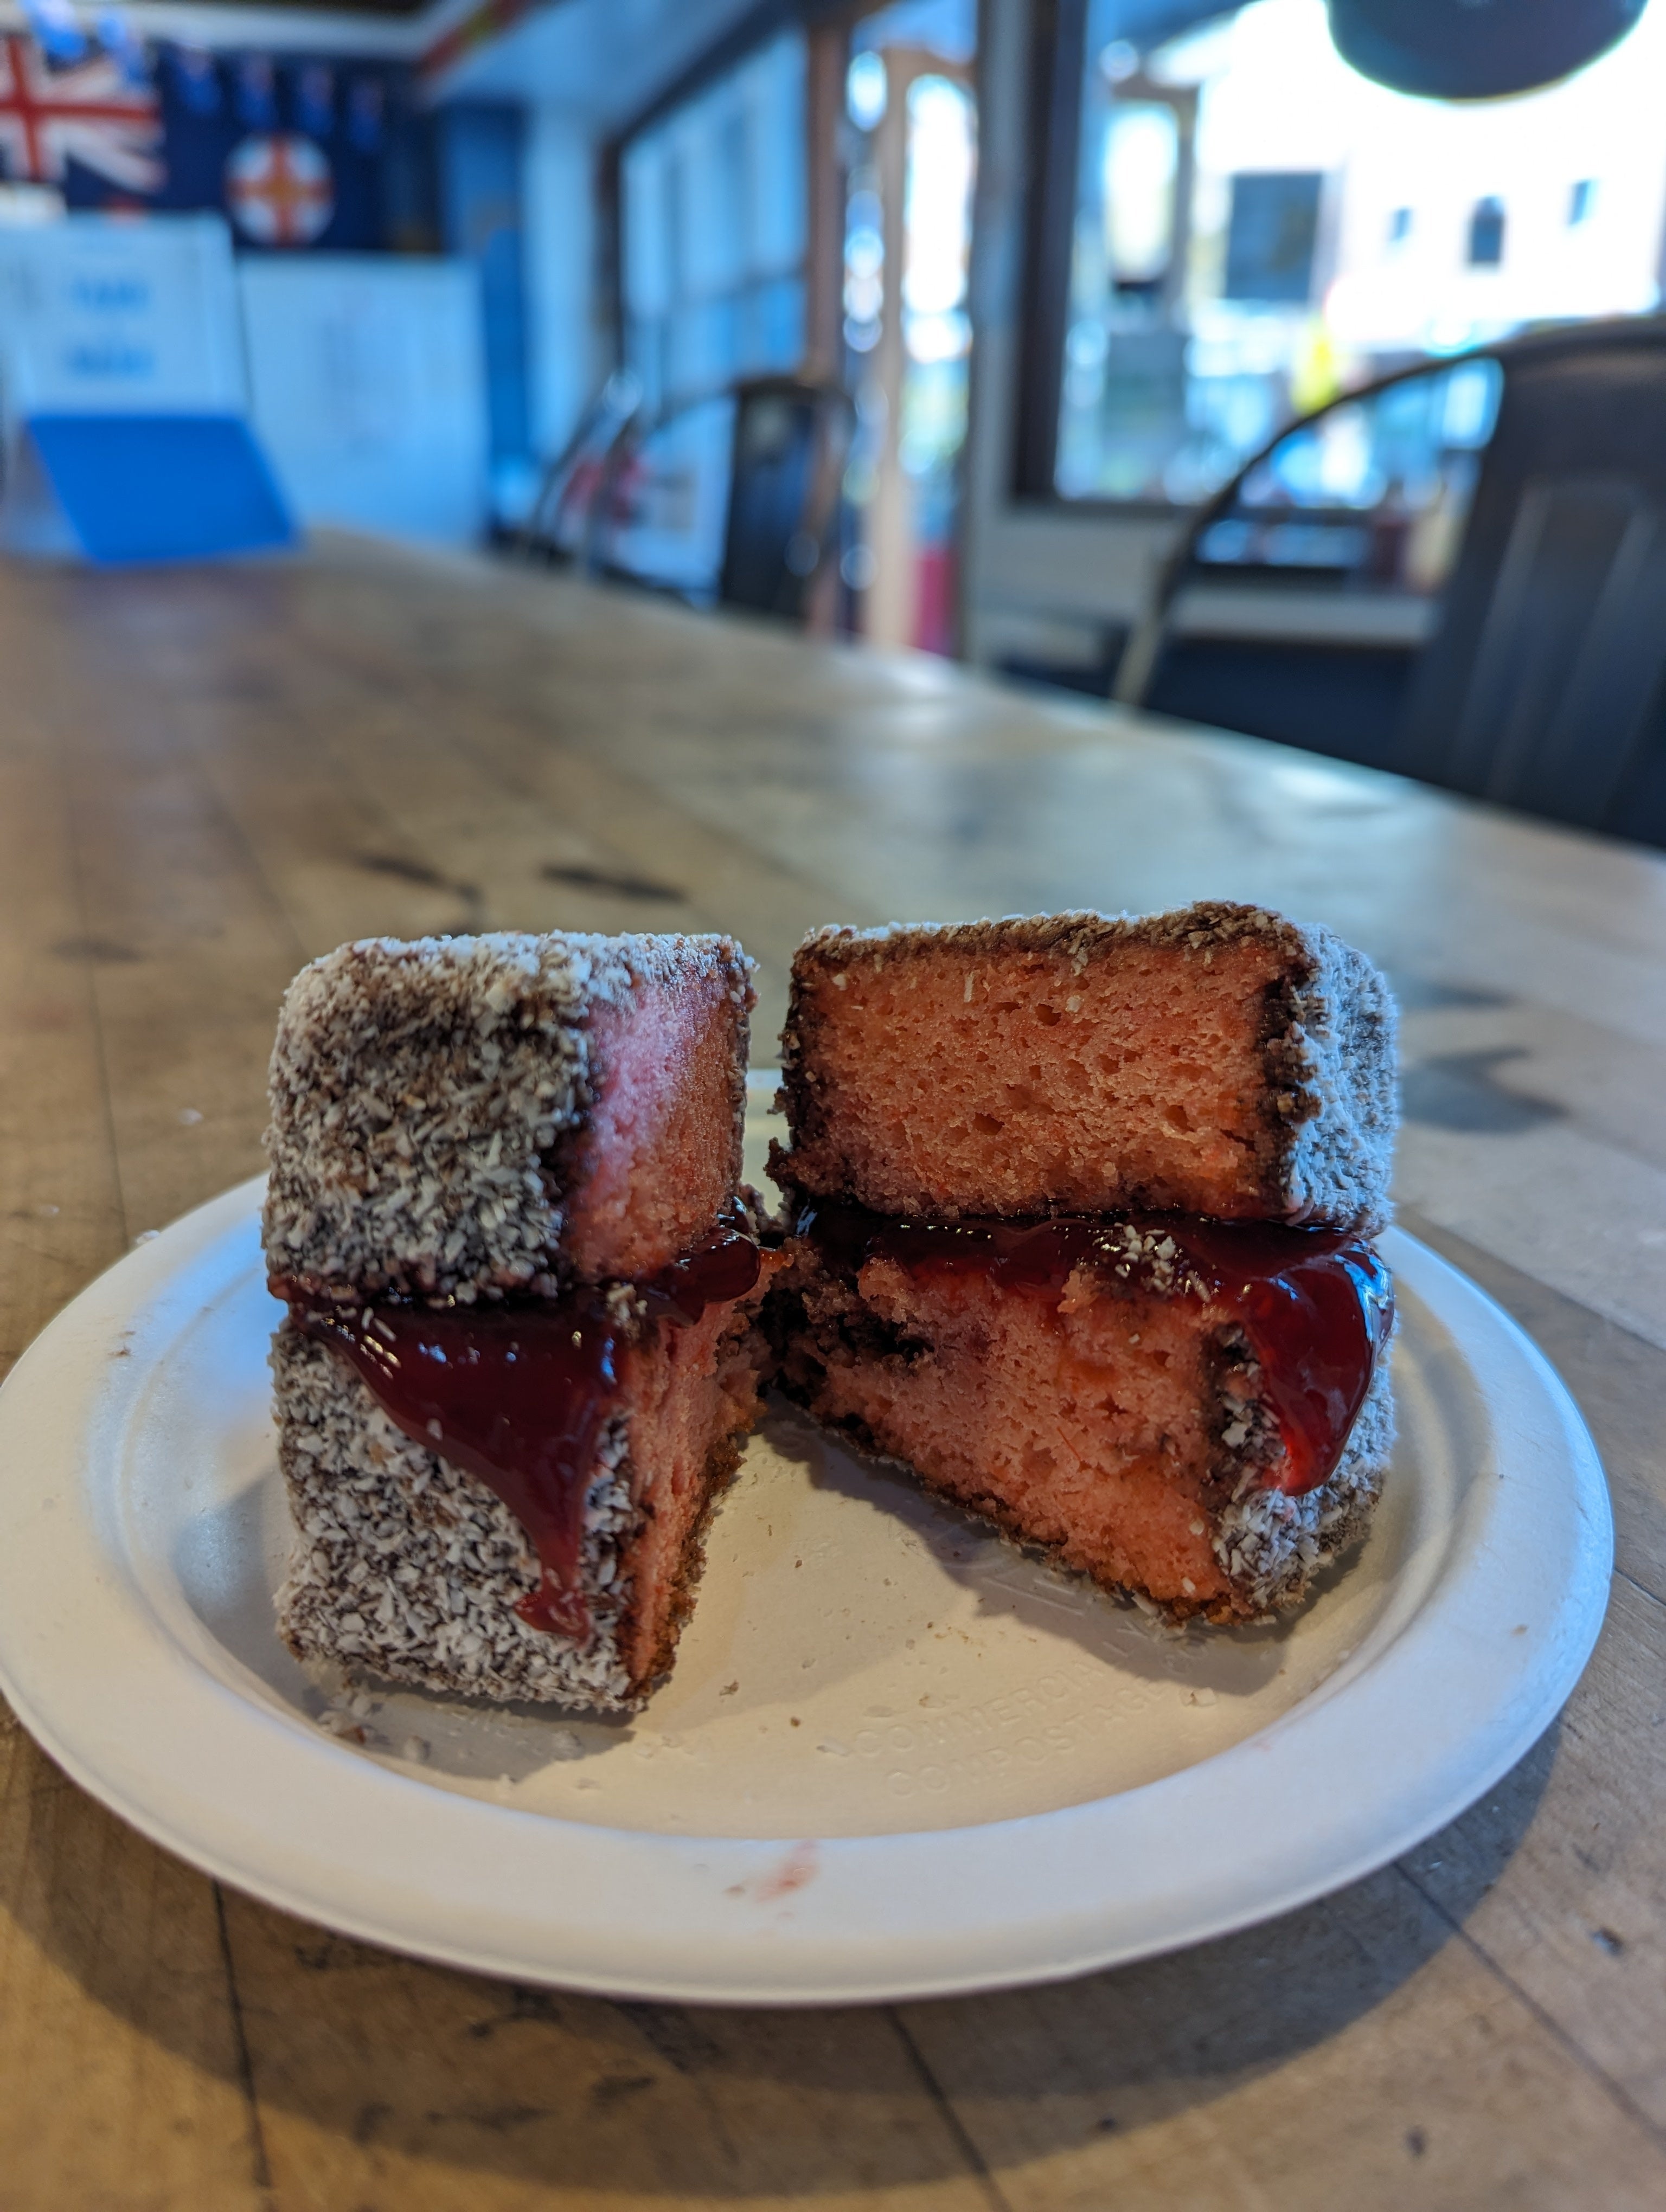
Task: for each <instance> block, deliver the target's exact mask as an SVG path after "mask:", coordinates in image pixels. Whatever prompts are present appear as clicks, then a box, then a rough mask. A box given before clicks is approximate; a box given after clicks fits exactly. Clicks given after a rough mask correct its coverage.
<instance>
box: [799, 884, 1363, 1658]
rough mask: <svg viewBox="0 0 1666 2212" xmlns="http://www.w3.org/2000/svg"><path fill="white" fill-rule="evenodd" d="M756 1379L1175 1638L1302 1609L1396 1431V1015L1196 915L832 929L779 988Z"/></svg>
mask: <svg viewBox="0 0 1666 2212" xmlns="http://www.w3.org/2000/svg"><path fill="white" fill-rule="evenodd" d="M782 1066H783V1082H782V1098H783V1104H784V1107H785V1110H786V1115H787V1128H788V1133H789V1139H790V1142H789V1145H788V1146H787V1147H784V1148H783V1147H781V1146H777V1147H776V1148H775V1153H774V1155H773V1157H772V1160H771V1172H772V1174H773V1175H774V1176H775V1179H776V1180H777V1182H779V1183H780V1184H781V1187H782V1188H783V1190H784V1191H785V1192H786V1193H787V1200H788V1206H789V1212H790V1213H791V1215H792V1217H793V1221H794V1225H795V1231H796V1233H795V1235H794V1237H793V1240H792V1242H791V1243H790V1244H789V1246H788V1248H787V1249H788V1254H789V1260H788V1264H787V1267H786V1268H785V1269H784V1271H783V1272H782V1273H781V1274H780V1275H779V1276H778V1277H777V1278H776V1279H775V1281H774V1283H773V1284H772V1285H771V1287H770V1290H769V1297H768V1301H767V1309H766V1317H765V1326H766V1328H767V1330H768V1333H769V1337H770V1340H771V1342H772V1344H773V1346H774V1347H775V1352H776V1356H777V1358H778V1360H779V1362H780V1380H781V1384H782V1386H783V1387H784V1388H785V1389H786V1390H787V1392H788V1393H789V1395H793V1396H794V1397H796V1398H797V1399H799V1400H800V1401H801V1402H802V1403H804V1404H805V1405H806V1406H807V1407H809V1408H810V1409H811V1411H812V1413H815V1414H816V1415H817V1416H818V1418H819V1419H822V1420H823V1421H824V1422H826V1423H828V1424H830V1425H832V1426H834V1427H836V1428H838V1429H841V1430H843V1431H846V1432H848V1433H849V1434H851V1435H852V1436H854V1437H855V1438H856V1439H857V1440H858V1441H860V1443H863V1444H865V1445H866V1446H868V1447H869V1448H871V1449H875V1450H877V1451H879V1452H880V1453H882V1454H885V1455H889V1456H891V1457H893V1458H896V1459H899V1460H902V1461H903V1462H906V1463H907V1464H908V1465H909V1467H910V1468H913V1469H914V1471H915V1473H916V1474H918V1475H919V1476H920V1478H921V1480H923V1481H924V1482H925V1483H926V1484H927V1486H929V1487H931V1488H933V1489H935V1490H938V1491H939V1492H943V1493H945V1494H946V1495H947V1496H949V1497H950V1498H953V1499H955V1500H957V1501H958V1503H959V1504H962V1505H964V1506H965V1507H967V1508H969V1509H970V1510H972V1511H974V1512H976V1513H977V1514H979V1515H981V1516H983V1517H984V1518H986V1519H988V1520H989V1521H991V1522H994V1523H995V1524H997V1525H998V1526H999V1527H1000V1528H1004V1529H1006V1531H1008V1532H1009V1533H1010V1534H1012V1535H1013V1536H1015V1537H1017V1538H1018V1539H1020V1540H1022V1541H1025V1542H1026V1543H1029V1544H1032V1545H1037V1546H1039V1547H1043V1548H1044V1549H1045V1550H1046V1551H1047V1552H1049V1553H1050V1554H1051V1555H1052V1556H1053V1557H1054V1558H1055V1559H1057V1560H1058V1561H1060V1562H1061V1563H1062V1564H1064V1565H1068V1566H1070V1567H1073V1568H1076V1569H1079V1570H1080V1571H1083V1572H1084V1573H1085V1574H1088V1575H1090V1576H1091V1577H1093V1578H1094V1579H1095V1580H1096V1581H1097V1582H1100V1583H1104V1584H1105V1585H1107V1586H1109V1587H1113V1588H1118V1589H1123V1590H1126V1591H1128V1592H1129V1593H1131V1594H1132V1595H1134V1596H1135V1597H1136V1598H1137V1599H1138V1600H1140V1601H1141V1602H1143V1603H1145V1604H1146V1605H1148V1606H1153V1607H1157V1608H1158V1609H1159V1610H1161V1611H1162V1612H1163V1613H1165V1614H1167V1615H1168V1616H1170V1618H1172V1619H1176V1620H1186V1619H1189V1618H1192V1617H1201V1618H1203V1619H1205V1620H1210V1621H1214V1622H1221V1623H1225V1622H1232V1621H1243V1620H1256V1619H1262V1618H1264V1617H1266V1616H1267V1615H1268V1614H1269V1613H1274V1612H1276V1611H1279V1610H1280V1609H1282V1608H1284V1607H1287V1606H1290V1605H1293V1604H1295V1603H1296V1602H1298V1601H1299V1600H1300V1598H1301V1597H1302V1596H1303V1595H1304V1593H1305V1591H1306V1589H1307V1588H1308V1586H1309V1584H1310V1581H1311V1578H1312V1576H1313V1573H1314V1571H1316V1568H1317V1567H1318V1566H1319V1565H1321V1564H1322V1562H1323V1561H1324V1560H1325V1559H1329V1558H1330V1557H1332V1556H1334V1555H1335V1554H1336V1553H1340V1552H1341V1551H1342V1550H1343V1549H1345V1548H1346V1547H1347V1546H1348V1545H1349V1544H1351V1543H1352V1542H1353V1541H1354V1540H1355V1538H1357V1537H1358V1536H1359V1534H1361V1533H1362V1531H1363V1529H1364V1527H1365V1522H1366V1521H1367V1519H1368V1517H1369V1515H1370V1511H1371V1507H1372V1505H1373V1504H1374V1503H1375V1501H1376V1499H1377V1495H1378V1492H1379V1491H1380V1488H1381V1485H1382V1480H1383V1472H1384V1469H1385V1467H1386V1463H1387V1460H1388V1455H1389V1446H1390V1443H1391V1441H1392V1419H1391V1413H1390V1406H1389V1392H1388V1376H1387V1359H1386V1352H1387V1347H1388V1343H1389V1336H1390V1334H1391V1331H1392V1326H1393V1297H1392V1291H1391V1286H1390V1285H1389V1278H1388V1273H1387V1271H1386V1269H1385V1268H1384V1267H1383V1262H1382V1260H1381V1258H1380V1257H1379V1255H1377V1252H1376V1250H1375V1249H1374V1248H1373V1247H1372V1245H1371V1242H1370V1237H1371V1234H1372V1232H1374V1231H1376V1230H1377V1229H1379V1228H1380V1227H1382V1226H1383V1225H1384V1223H1385V1222H1386V1219H1387V1215H1388V1185H1389V1170H1390V1164H1391V1152H1392V1143H1393V1134H1394V1128H1395V1085H1394V1009H1393V1005H1392V1001H1391V1000H1390V998H1389V994H1388V990H1387V987H1386V986H1385V985H1384V983H1383V979H1382V978H1381V976H1380V975H1378V974H1377V971H1376V970H1375V969H1373V968H1372V967H1371V964H1370V963H1369V962H1367V961H1366V960H1365V958H1364V957H1362V956H1361V955H1360V954H1359V953H1358V952H1355V951H1353V950H1352V949H1351V948H1350V947H1348V946H1347V945H1343V944H1342V943H1341V941H1340V940H1339V939H1336V938H1335V937H1333V936H1332V935H1330V933H1329V932H1327V931H1324V930H1319V929H1305V928H1300V927H1297V926H1296V925H1295V924H1293V923H1292V922H1289V921H1285V920H1284V919H1283V918H1282V917H1281V916H1279V915H1274V914H1270V913H1267V912H1265V911H1263V910H1262V909H1260V908H1249V907H1239V906H1226V905H1220V904H1210V905H1201V906H1195V907H1190V908H1185V909H1184V910H1183V911H1181V912H1178V913H1174V914H1168V915H1158V916H1155V917H1151V918H1148V919H1145V920H1139V921H1108V920H1105V919H1104V918H1102V917H1101V916H1098V915H1082V914H1074V915H1057V916H1052V917H1047V918H1043V919H1035V920H1023V921H1001V922H979V923H975V924H970V925H966V926H964V927H945V928H933V927H919V928H903V927H890V928H886V929H880V930H870V931H855V930H850V929H826V930H822V931H819V932H818V933H816V934H814V935H813V936H812V937H811V938H809V939H806V943H805V944H804V945H803V946H802V947H801V948H800V951H799V954H798V956H797V958H796V960H795V962H794V965H793V991H792V998H791V1002H790V1007H789V1012H788V1018H787V1030H786V1033H785V1036H784V1037H783V1041H782Z"/></svg>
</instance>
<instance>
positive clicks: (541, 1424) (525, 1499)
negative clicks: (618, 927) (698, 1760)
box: [264, 933, 775, 1710]
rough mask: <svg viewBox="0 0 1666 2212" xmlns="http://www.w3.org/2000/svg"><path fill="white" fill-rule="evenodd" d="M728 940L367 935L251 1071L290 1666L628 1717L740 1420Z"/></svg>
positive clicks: (295, 989)
mask: <svg viewBox="0 0 1666 2212" xmlns="http://www.w3.org/2000/svg"><path fill="white" fill-rule="evenodd" d="M750 966H751V963H749V962H748V961H747V959H746V958H745V955H744V954H743V953H742V952H741V951H740V950H739V947H738V946H737V945H734V944H733V942H732V941H731V940H730V939H727V938H722V937H675V936H668V937H647V936H631V937H614V938H605V937H590V936H573V935H566V934H561V933H556V934H552V935H548V936H523V935H487V936H479V937H472V938H468V937H460V938H449V939H434V938H429V939H421V940H418V941H417V942H415V943H399V942H396V941H393V940H392V939H370V940H368V941H366V942H363V943H360V944H356V945H344V946H343V947H342V948H341V949H340V950H339V951H336V952H332V953H331V954H329V955H328V956H327V957H325V958H324V959H321V960H318V961H315V962H313V964H312V965H311V966H310V967H309V968H307V969H303V970H302V972H301V975H299V976H297V977H296V979H295V982H294V983H293V984H292V985H291V987H290V988H289V994H288V996H287V998H286V999H285V1001H284V1006H283V1014H282V1017H281V1019H280V1023H279V1027H278V1034H277V1045H276V1048H275V1050H274V1053H273V1056H272V1066H271V1128H270V1131H269V1133H268V1138H267V1145H268V1150H269V1153H270V1158H271V1171H270V1176H269V1182H268V1194H267V1199H266V1206H265V1214H264V1241H265V1254H266V1263H267V1268H268V1272H269V1278H270V1280H271V1286H272V1288H273V1290H274V1291H275V1292H276V1293H277V1295H278V1296H279V1297H282V1298H283V1300H284V1301H285V1303H286V1304H287V1305H288V1308H289V1312H288V1315H287V1317H286V1318H285V1320H284V1321H283V1323H282V1325H281V1326H280V1327H279V1328H278V1330H277V1335H276V1337H275V1339H274V1342H273V1348H272V1368H273V1372H274V1375H275V1377H276V1383H277V1425H278V1443H279V1456H280V1462H281V1464H282V1468H283V1475H284V1480H285V1482H286V1485H287V1487H288V1492H289V1502H290V1506H291V1509H292V1512H293V1516H294V1521H295V1543H294V1548H293V1552H292V1556H291V1560H290V1567H289V1577H288V1580H287V1581H286V1583H285V1584H284V1586H283V1589H282V1591H281V1592H280V1594H279V1599H278V1608H279V1619H280V1626H281V1628H282V1631H283V1635H284V1637H285V1638H286V1640H287V1641H288V1643H289V1645H290V1647H291V1648H292V1650H295V1653H296V1654H297V1656H300V1657H301V1658H303V1659H314V1660H328V1661H334V1662H341V1663H342V1664H344V1666H346V1667H347V1668H350V1669H351V1670H356V1671H366V1672H369V1673H372V1674H376V1675H379V1676H381V1677H383V1678H385V1679H386V1680H391V1681H395V1682H404V1683H413V1684H418V1685H421V1686H424V1687H427V1688H429V1689H435V1690H441V1691H450V1692H469V1693H472V1694H474V1695H477V1696H483V1697H488V1698H496V1699H517V1698H525V1699H548V1700H552V1701H556V1702H558V1703H562V1704H567V1705H581V1706H591V1707H598V1708H601V1709H604V1710H619V1709H627V1708H629V1707H630V1706H632V1705H635V1704H636V1703H638V1702H640V1700H641V1697H642V1695H643V1694H644V1693H645V1692H646V1691H647V1689H648V1687H649V1686H651V1684H652V1683H653V1682H654V1680H655V1679H657V1677H658V1676H660V1674H663V1672H664V1671H665V1669H666V1667H667V1666H668V1665H669V1663H670V1661H671V1656H672V1650H673V1648H674V1645H675V1642H676V1638H677V1633H678V1626H679V1625H680V1621H681V1620H682V1617H683V1615H684V1613H685V1611H686V1609H687V1607H688V1604H689V1601H690V1588H691V1585H692V1583H693V1580H694V1578H695V1577H696V1573H697V1570H698V1565H699V1559H700V1547H701V1541H702V1530H703V1526H704V1522H705V1519H706V1516H707V1512H708V1507H709V1504H710V1502H711V1500H712V1498H713V1496H714V1492H715V1491H716V1490H717V1488H718V1487H719V1486H721V1483H722V1482H723V1481H724V1480H725V1479H726V1478H727V1475H728V1474H729V1473H730V1472H731V1471H732V1469H733V1466H734V1464H735V1462H736V1461H737V1459H738V1457H739V1441H740V1439H741V1438H742V1437H744V1436H745V1432H746V1431H747V1430H748V1428H749V1427H750V1426H751V1423H752V1421H753V1420H754V1419H755V1418H756V1416H757V1410H758V1406H757V1381H758V1365H759V1359H760V1357H761V1352H760V1347H759V1345H758V1340H757V1336H756V1334H755V1332H754V1331H753V1328H752V1326H751V1322H752V1316H753V1314H754V1312H755V1310H756V1307H757V1302H758V1299H759V1297H760V1296H761V1293H762V1290H763V1283H764V1280H765V1279H766V1278H767V1275H768V1273H769V1268H770V1267H771V1266H772V1265H773V1264H775V1255H772V1254H768V1253H765V1252H763V1251H762V1250H761V1249H760V1247H759V1244H758V1243H757V1237H756V1236H755V1234H754V1232H753V1223H752V1219H751V1218H750V1217H749V1216H748V1214H747V1213H746V1212H745V1210H744V1206H743V1202H742V1200H741V1199H740V1196H739V1169H740V1147H741V1132H742V1120H743V1115H744V1111H745V1067H746V1045H747V1018H748V1013H749V1010H750V1007H751V986H750V982H749V980H748V979H749V972H750Z"/></svg>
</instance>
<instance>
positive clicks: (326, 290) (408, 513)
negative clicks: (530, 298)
mask: <svg viewBox="0 0 1666 2212" xmlns="http://www.w3.org/2000/svg"><path fill="white" fill-rule="evenodd" d="M238 276H239V281H240V284H241V286H242V292H243V314H244V326H245V328H246V331H247V333H248V347H249V382H250V389H251V400H250V414H251V417H252V421H253V423H254V427H255V429H256V432H257V433H258V436H259V439H260V442H261V444H262V446H263V447H264V449H265V451H266V453H267V454H268V455H269V456H270V458H271V463H272V465H273V467H274V468H275V469H276V471H277V477H278V481H279V483H281V484H282V485H283V489H284V492H285V494H286V495H287V496H288V497H289V501H290V503H291V505H292V506H293V507H295V511H296V512H297V513H299V514H300V515H301V518H302V520H305V521H307V522H325V523H337V524H343V525H345V526H348V527H349V528H355V529H360V530H371V531H377V532H384V533H386V534H388V535H390V536H394V537H410V538H429V539H437V540H440V541H442V542H444V543H447V544H467V543H468V542H470V541H471V539H473V538H476V537H477V536H478V535H479V532H480V531H481V529H482V527H483V525H484V522H485V519H486V490H487V466H488V459H489V451H488V446H489V439H488V429H487V418H486V388H485V365H484V361H483V337H482V331H481V319H480V289H479V280H478V277H477V273H476V271H475V270H474V269H473V268H472V267H471V265H470V264H468V263H466V262H460V261H441V260H433V261H428V260H419V259H417V258H415V257H410V256H406V255H403V254H401V255H394V254H371V253H318V252H313V253H282V254H277V253H275V254H246V255H245V256H244V258H243V259H242V260H241V261H240V264H239V265H238Z"/></svg>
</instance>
